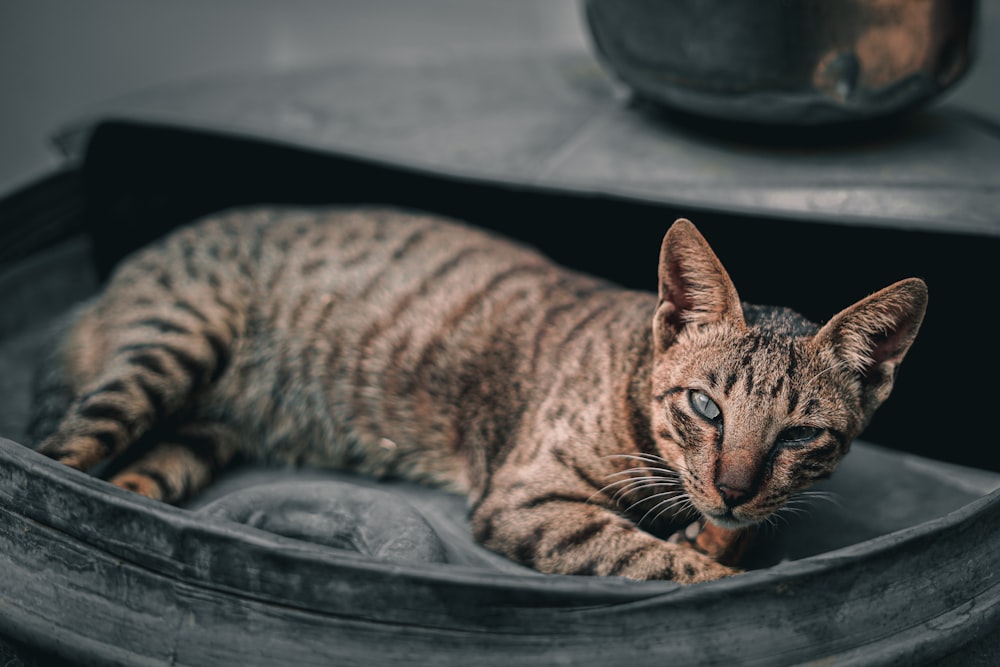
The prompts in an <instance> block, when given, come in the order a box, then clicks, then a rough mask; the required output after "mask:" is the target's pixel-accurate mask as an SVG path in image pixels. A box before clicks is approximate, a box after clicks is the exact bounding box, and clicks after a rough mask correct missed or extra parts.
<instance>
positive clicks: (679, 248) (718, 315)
mask: <svg viewBox="0 0 1000 667" xmlns="http://www.w3.org/2000/svg"><path fill="white" fill-rule="evenodd" d="M721 320H727V321H729V322H731V323H733V324H738V325H739V326H744V321H743V309H742V307H741V306H740V297H739V295H738V294H737V293H736V287H734V286H733V281H732V280H730V278H729V274H728V273H726V269H725V268H723V266H722V262H720V261H719V258H718V257H716V256H715V253H714V252H712V248H711V247H710V246H709V245H708V241H706V240H705V237H703V236H702V235H701V233H700V232H699V231H698V230H697V229H696V228H695V226H694V225H693V224H691V222H690V221H689V220H685V219H684V218H680V219H679V220H677V221H676V222H674V224H673V225H671V227H670V229H669V230H667V234H666V236H664V237H663V245H662V246H661V247H660V300H659V303H658V304H657V306H656V314H655V316H654V317H653V340H654V342H655V343H656V347H657V349H658V350H664V349H666V348H667V347H669V346H670V344H671V343H672V342H673V340H674V337H675V336H676V335H677V332H678V331H680V329H681V328H683V327H685V326H687V325H690V324H694V325H700V324H708V323H710V322H718V321H721Z"/></svg>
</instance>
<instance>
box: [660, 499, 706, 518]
mask: <svg viewBox="0 0 1000 667" xmlns="http://www.w3.org/2000/svg"><path fill="white" fill-rule="evenodd" d="M679 500H680V501H681V502H680V503H679V504H676V505H670V506H668V507H664V508H663V509H661V510H660V511H659V512H657V513H656V516H654V517H653V522H656V521H658V520H659V519H660V517H661V516H663V515H664V514H665V513H666V512H669V511H671V510H673V511H674V514H676V515H678V516H681V517H684V516H685V515H686V516H688V517H697V516H699V515H700V513H699V512H698V510H697V509H695V507H694V504H693V503H692V502H691V500H690V498H688V497H687V494H684V497H683V498H681V499H679Z"/></svg>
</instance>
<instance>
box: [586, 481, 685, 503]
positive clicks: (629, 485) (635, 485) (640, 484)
mask: <svg viewBox="0 0 1000 667" xmlns="http://www.w3.org/2000/svg"><path fill="white" fill-rule="evenodd" d="M676 484H677V483H676V481H674V480H665V479H664V478H663V477H659V476H655V475H654V476H648V477H630V478H628V479H620V480H617V481H615V482H611V483H610V484H606V485H605V486H603V487H601V488H600V489H598V490H597V491H595V492H594V493H593V494H592V495H591V496H590V497H589V498H588V499H587V501H588V502H590V501H592V500H593V499H594V498H595V497H596V496H599V495H601V494H604V495H607V493H608V492H609V491H611V490H612V489H614V488H615V487H616V486H620V487H621V488H619V489H618V490H617V491H615V493H614V494H613V495H612V496H611V498H612V500H614V501H615V502H618V501H619V499H620V498H621V497H622V496H625V495H627V494H629V493H632V492H635V491H638V490H639V489H653V488H659V487H675V486H676Z"/></svg>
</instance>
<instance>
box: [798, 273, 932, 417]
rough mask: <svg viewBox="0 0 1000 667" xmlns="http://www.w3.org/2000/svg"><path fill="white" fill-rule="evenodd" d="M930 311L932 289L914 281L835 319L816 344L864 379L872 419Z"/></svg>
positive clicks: (879, 294) (877, 294) (893, 287)
mask: <svg viewBox="0 0 1000 667" xmlns="http://www.w3.org/2000/svg"><path fill="white" fill-rule="evenodd" d="M926 309H927V285H926V284H924V281H922V280H920V279H919V278H909V279H907V280H901V281H899V282H898V283H895V284H893V285H890V286H889V287H886V288H885V289H883V290H880V291H878V292H875V293H874V294H872V295H871V296H869V297H867V298H865V299H862V300H861V301H859V302H857V303H856V304H854V305H853V306H850V307H849V308H845V309H844V310H842V311H841V312H840V313H838V314H837V315H835V316H834V317H833V318H831V319H830V321H829V322H827V323H826V325H824V326H823V328H822V329H820V331H819V333H817V334H816V336H815V338H814V340H815V341H816V342H818V343H820V344H828V345H831V346H832V347H833V348H834V350H835V352H836V354H837V356H838V357H840V359H841V360H842V361H844V363H846V364H847V366H848V367H850V368H852V369H853V370H854V371H855V372H857V373H858V374H859V375H861V376H862V378H864V387H865V406H864V409H865V412H866V413H867V414H868V416H869V417H870V416H871V413H872V412H873V411H874V410H875V408H877V407H878V406H879V405H881V404H882V401H884V400H885V399H886V398H888V397H889V393H890V392H891V391H892V385H893V381H894V380H895V377H896V370H897V369H898V368H899V364H900V362H902V361H903V357H904V356H906V353H907V351H909V349H910V345H912V344H913V340H914V339H915V338H916V337H917V331H918V330H919V329H920V323H921V322H923V319H924V312H925V311H926Z"/></svg>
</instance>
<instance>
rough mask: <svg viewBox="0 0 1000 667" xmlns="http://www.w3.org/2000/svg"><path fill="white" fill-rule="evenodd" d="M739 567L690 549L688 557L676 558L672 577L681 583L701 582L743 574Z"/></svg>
mask: <svg viewBox="0 0 1000 667" xmlns="http://www.w3.org/2000/svg"><path fill="white" fill-rule="evenodd" d="M742 573H743V570H740V569H739V568H735V567H730V566H729V565H723V564H722V563H719V562H717V561H715V560H713V559H712V558H709V557H706V556H703V555H701V554H700V553H697V552H695V551H688V552H687V557H685V558H675V566H674V568H673V572H672V575H673V576H671V579H673V580H674V581H676V582H677V583H679V584H700V583H702V582H706V581H715V580H716V579H723V578H725V577H731V576H733V575H736V574H742Z"/></svg>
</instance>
